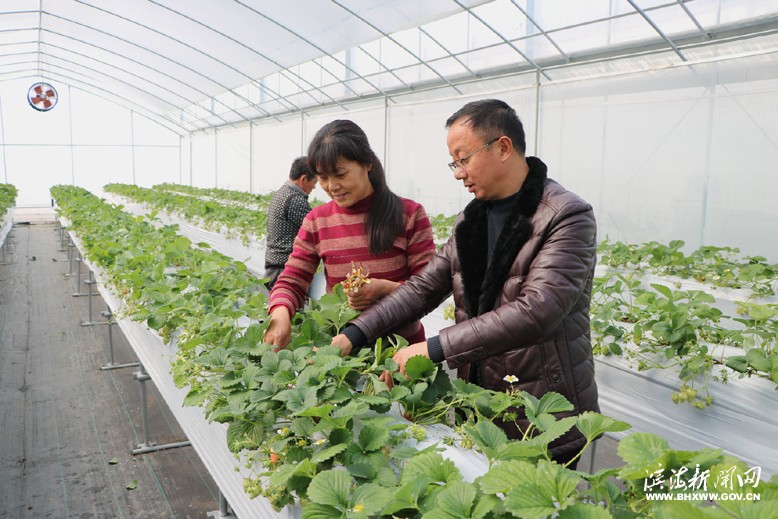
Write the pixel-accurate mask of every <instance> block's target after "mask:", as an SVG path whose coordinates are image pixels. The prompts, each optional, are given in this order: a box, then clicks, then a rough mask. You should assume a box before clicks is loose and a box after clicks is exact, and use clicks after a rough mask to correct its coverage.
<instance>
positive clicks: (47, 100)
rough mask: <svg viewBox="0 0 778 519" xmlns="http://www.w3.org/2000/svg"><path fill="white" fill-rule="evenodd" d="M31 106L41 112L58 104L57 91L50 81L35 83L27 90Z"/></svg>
mask: <svg viewBox="0 0 778 519" xmlns="http://www.w3.org/2000/svg"><path fill="white" fill-rule="evenodd" d="M27 100H28V101H29V102H30V106H32V107H33V108H35V109H36V110H38V111H41V112H48V111H49V110H51V109H52V108H54V107H55V106H56V105H57V91H56V90H55V89H54V87H53V86H51V85H49V84H48V83H35V84H34V85H32V86H31V87H30V90H29V91H28V92H27Z"/></svg>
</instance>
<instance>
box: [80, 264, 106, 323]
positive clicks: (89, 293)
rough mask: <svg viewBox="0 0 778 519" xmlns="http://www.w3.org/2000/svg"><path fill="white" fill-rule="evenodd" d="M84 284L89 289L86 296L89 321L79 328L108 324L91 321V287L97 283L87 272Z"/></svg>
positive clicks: (90, 272)
mask: <svg viewBox="0 0 778 519" xmlns="http://www.w3.org/2000/svg"><path fill="white" fill-rule="evenodd" d="M84 284H85V285H86V286H88V287H89V292H87V295H88V296H89V320H88V321H83V322H82V323H81V326H94V325H96V324H108V321H92V295H93V293H92V285H96V284H97V281H95V278H94V276H93V274H92V271H91V270H90V271H89V279H87V280H86V281H84Z"/></svg>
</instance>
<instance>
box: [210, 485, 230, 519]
mask: <svg viewBox="0 0 778 519" xmlns="http://www.w3.org/2000/svg"><path fill="white" fill-rule="evenodd" d="M207 516H208V519H217V518H219V519H234V518H235V517H237V516H235V514H233V513H232V510H230V508H229V503H227V498H225V497H224V494H222V491H221V489H220V490H219V510H217V511H214V512H208V514H207Z"/></svg>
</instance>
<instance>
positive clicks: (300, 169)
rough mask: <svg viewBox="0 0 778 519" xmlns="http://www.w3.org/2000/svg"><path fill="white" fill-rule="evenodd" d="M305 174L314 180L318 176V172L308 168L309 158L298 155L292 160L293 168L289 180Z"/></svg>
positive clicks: (307, 177) (308, 178)
mask: <svg viewBox="0 0 778 519" xmlns="http://www.w3.org/2000/svg"><path fill="white" fill-rule="evenodd" d="M303 175H305V178H306V179H307V180H313V179H314V177H316V174H315V173H313V172H312V171H311V170H310V169H308V158H307V157H297V158H296V159H294V161H293V162H292V169H290V170H289V180H297V179H298V178H300V177H301V176H303Z"/></svg>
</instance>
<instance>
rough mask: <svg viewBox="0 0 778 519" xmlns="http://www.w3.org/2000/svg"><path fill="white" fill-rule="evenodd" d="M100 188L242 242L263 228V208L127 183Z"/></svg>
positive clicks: (254, 235)
mask: <svg viewBox="0 0 778 519" xmlns="http://www.w3.org/2000/svg"><path fill="white" fill-rule="evenodd" d="M104 189H105V191H106V192H108V193H114V194H117V195H119V196H123V197H126V198H129V199H130V200H133V201H135V202H139V203H143V204H146V205H147V206H149V207H151V208H152V209H155V210H157V211H165V212H167V213H169V214H173V215H178V216H180V217H182V218H183V219H185V220H187V221H189V222H192V223H193V224H195V225H198V226H201V227H202V228H204V229H207V230H210V231H214V232H222V233H224V234H225V235H226V236H227V237H228V238H240V239H241V240H242V241H243V243H244V244H247V243H248V242H249V241H250V240H251V239H252V238H255V239H257V240H259V239H261V238H262V237H263V236H264V234H265V232H266V230H267V212H266V211H257V210H253V209H247V208H245V207H241V206H239V205H230V204H224V203H222V202H219V201H217V200H206V199H202V198H199V197H195V196H187V195H182V194H178V193H174V192H170V191H163V190H155V189H147V188H143V187H138V186H134V185H130V184H107V185H106V186H105V187H104Z"/></svg>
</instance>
